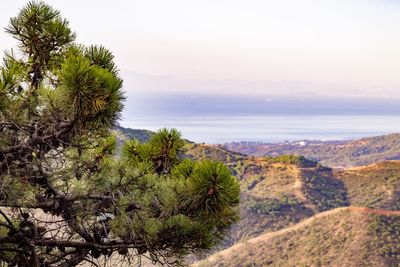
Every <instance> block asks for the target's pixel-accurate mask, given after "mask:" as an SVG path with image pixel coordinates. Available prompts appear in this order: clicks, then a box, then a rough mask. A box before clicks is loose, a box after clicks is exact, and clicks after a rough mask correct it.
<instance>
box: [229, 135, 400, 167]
mask: <svg viewBox="0 0 400 267" xmlns="http://www.w3.org/2000/svg"><path fill="white" fill-rule="evenodd" d="M224 147H225V148H227V149H229V150H232V151H236V152H240V153H243V154H247V155H250V156H258V157H260V156H278V155H286V154H295V155H302V156H304V157H306V158H309V159H313V160H316V161H319V162H320V163H321V164H322V165H324V166H329V167H353V166H362V165H368V164H371V163H375V162H379V161H385V160H397V159H400V134H389V135H382V136H376V137H367V138H363V139H360V140H355V141H328V142H322V141H299V142H284V143H277V144H268V143H258V142H233V143H227V144H225V145H224Z"/></svg>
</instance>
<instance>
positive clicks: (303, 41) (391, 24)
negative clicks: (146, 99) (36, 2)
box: [0, 0, 400, 97]
mask: <svg viewBox="0 0 400 267" xmlns="http://www.w3.org/2000/svg"><path fill="white" fill-rule="evenodd" d="M26 2H27V1H21V0H0V4H1V9H0V26H1V27H2V28H4V27H5V26H6V25H7V23H8V19H9V17H11V16H15V15H16V14H17V12H18V10H19V8H20V7H22V6H23V5H24V4H25V3H26ZM46 2H47V3H49V4H51V5H52V6H53V7H54V8H56V9H59V10H60V11H61V12H62V15H63V16H64V17H65V18H67V19H68V20H69V21H70V24H71V27H72V28H73V30H74V31H76V33H77V34H78V39H77V40H78V41H79V42H82V43H84V44H92V43H96V44H103V45H105V46H106V47H108V48H109V49H110V50H111V51H113V53H114V54H115V56H116V60H117V64H118V66H119V67H120V69H121V70H122V71H123V72H124V73H130V72H135V73H145V74H151V75H172V76H176V77H180V78H186V79H200V80H215V79H216V80H224V79H234V80H271V81H305V82H312V83H335V84H343V85H348V86H356V87H359V88H365V91H366V93H370V92H372V91H373V90H381V91H382V90H383V92H388V93H389V92H390V94H394V96H396V97H399V96H400V1H397V0H375V1H372V0H325V1H322V0H301V1H299V0H292V1H290V0H279V1H277V0H271V1H269V0H260V1H257V0H198V1H194V0H141V1H136V0H112V1H110V0H107V1H106V0H79V1H78V0H68V1H67V0H48V1H46ZM13 44H14V43H13V41H12V39H11V38H10V37H8V36H7V35H6V34H5V33H4V31H2V32H1V33H0V49H1V50H2V51H3V50H5V49H8V48H10V47H12V46H13ZM397 88H399V90H397ZM315 90H316V91H318V90H320V91H321V92H322V93H323V91H324V90H326V91H327V90H329V87H328V88H323V87H322V88H319V89H318V88H317V89H315ZM386 90H387V91H386Z"/></svg>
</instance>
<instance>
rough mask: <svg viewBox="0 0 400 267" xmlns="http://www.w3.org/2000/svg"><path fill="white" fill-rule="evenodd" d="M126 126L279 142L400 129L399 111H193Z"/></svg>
mask: <svg viewBox="0 0 400 267" xmlns="http://www.w3.org/2000/svg"><path fill="white" fill-rule="evenodd" d="M121 125H122V126H124V127H129V128H133V129H147V130H152V131H157V130H158V129H160V128H176V129H178V130H179V131H181V133H182V136H183V137H184V138H186V139H188V140H191V141H194V142H199V143H212V144H217V143H219V144H221V143H227V142H233V141H235V142H236V141H255V142H269V143H277V142H284V141H297V140H321V141H328V140H352V139H358V138H362V137H370V136H378V135H384V134H390V133H400V115H312V114H310V115H304V114H301V115H296V114H290V115H287V114H285V115H234V116H229V115H194V116H181V115H176V114H175V115H169V116H163V115H159V116H142V117H130V118H127V119H124V120H123V121H122V123H121Z"/></svg>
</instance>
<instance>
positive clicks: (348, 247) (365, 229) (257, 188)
mask: <svg viewBox="0 0 400 267" xmlns="http://www.w3.org/2000/svg"><path fill="white" fill-rule="evenodd" d="M125 138H127V137H125ZM368 140H369V139H368ZM386 140H387V139H386ZM369 141H371V140H369ZM378 143H379V142H378ZM353 148H354V147H353ZM378 150H379V149H378ZM378 150H377V151H378ZM371 151H372V150H371ZM183 154H184V156H185V157H189V158H193V159H198V160H201V159H204V158H208V159H213V160H218V161H222V162H224V163H225V164H226V165H227V166H228V167H229V168H230V169H231V171H232V174H233V175H235V176H236V177H237V179H238V180H239V182H240V186H241V203H240V206H239V210H240V216H241V219H240V221H239V222H238V223H237V224H236V225H234V226H233V227H232V229H231V230H230V232H229V233H228V235H227V237H226V239H225V240H224V241H223V242H222V243H221V245H220V246H219V247H218V248H216V249H215V250H214V251H213V252H211V253H216V254H215V255H212V256H211V257H210V258H208V259H207V260H206V261H203V262H202V263H201V264H200V265H204V266H327V265H329V266H371V265H368V264H372V265H373V266H397V265H398V264H399V263H400V262H399V260H400V255H398V254H399V253H398V252H399V251H400V245H399V240H400V236H399V234H400V219H399V218H400V217H399V216H397V215H398V213H399V212H398V211H397V210H400V161H396V160H392V161H382V162H381V161H378V162H377V163H373V164H370V165H367V166H359V167H352V168H329V167H323V166H322V165H321V164H320V163H318V162H315V161H312V160H309V159H307V158H305V157H303V156H293V155H280V156H275V157H271V156H268V157H255V156H246V155H244V154H242V153H239V152H233V151H231V150H229V149H227V148H226V147H224V146H221V145H208V144H195V143H192V142H187V143H186V145H185V148H184V151H183ZM372 208H373V209H372ZM392 211H393V212H392ZM395 215H396V216H395ZM246 241H247V242H246ZM243 242H245V243H243ZM303 244H305V245H303ZM224 249H225V250H224ZM220 250H222V252H219V253H218V251H220ZM353 254H354V255H356V256H357V257H354V256H352V255H353ZM352 260H354V262H352ZM239 263H240V264H239Z"/></svg>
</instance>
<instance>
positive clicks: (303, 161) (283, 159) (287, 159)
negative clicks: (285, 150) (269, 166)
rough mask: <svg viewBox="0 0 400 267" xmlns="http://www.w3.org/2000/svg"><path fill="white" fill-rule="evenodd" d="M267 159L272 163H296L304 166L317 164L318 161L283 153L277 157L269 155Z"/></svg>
mask: <svg viewBox="0 0 400 267" xmlns="http://www.w3.org/2000/svg"><path fill="white" fill-rule="evenodd" d="M266 160H267V161H269V162H271V163H283V164H294V165H298V166H299V167H304V168H307V167H316V166H317V162H315V161H312V160H309V159H307V158H305V157H303V156H297V155H281V156H277V157H271V156H268V157H266Z"/></svg>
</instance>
